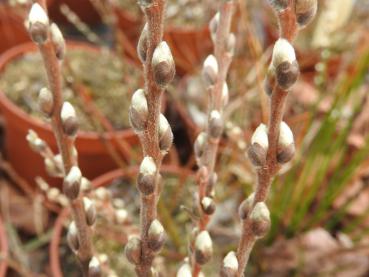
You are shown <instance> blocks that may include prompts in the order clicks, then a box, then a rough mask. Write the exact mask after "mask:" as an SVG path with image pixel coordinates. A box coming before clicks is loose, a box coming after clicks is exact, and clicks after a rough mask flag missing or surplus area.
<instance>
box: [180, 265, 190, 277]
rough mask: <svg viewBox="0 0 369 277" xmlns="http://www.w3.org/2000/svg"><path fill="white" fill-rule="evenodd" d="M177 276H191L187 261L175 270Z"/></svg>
mask: <svg viewBox="0 0 369 277" xmlns="http://www.w3.org/2000/svg"><path fill="white" fill-rule="evenodd" d="M177 277H192V269H191V266H190V265H189V264H188V263H184V264H183V265H182V266H181V267H180V268H179V269H178V272H177Z"/></svg>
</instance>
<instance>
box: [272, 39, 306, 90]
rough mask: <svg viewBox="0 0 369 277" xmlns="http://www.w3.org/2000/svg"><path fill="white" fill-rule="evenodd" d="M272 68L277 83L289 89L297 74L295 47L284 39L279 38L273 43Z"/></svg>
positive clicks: (298, 71)
mask: <svg viewBox="0 0 369 277" xmlns="http://www.w3.org/2000/svg"><path fill="white" fill-rule="evenodd" d="M272 68H273V69H274V72H275V76H276V80H277V83H278V85H279V86H280V87H281V88H282V89H285V90H287V89H289V88H290V87H291V86H292V85H293V84H294V83H295V82H296V80H297V77H298V76H299V73H300V70H299V65H298V63H297V61H296V54H295V49H294V48H293V46H292V45H291V44H290V43H289V42H288V41H287V40H286V39H283V38H280V39H278V40H277V42H276V43H275V45H274V48H273V56H272Z"/></svg>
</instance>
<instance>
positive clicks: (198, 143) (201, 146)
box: [194, 132, 208, 160]
mask: <svg viewBox="0 0 369 277" xmlns="http://www.w3.org/2000/svg"><path fill="white" fill-rule="evenodd" d="M207 137H208V136H207V134H206V133H205V132H201V133H200V134H199V135H198V136H197V138H196V140H195V144H194V151H195V156H196V159H198V160H199V159H201V157H202V156H203V154H204V152H205V147H206V142H207V140H208V138H207Z"/></svg>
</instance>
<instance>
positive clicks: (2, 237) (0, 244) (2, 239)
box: [0, 217, 8, 277]
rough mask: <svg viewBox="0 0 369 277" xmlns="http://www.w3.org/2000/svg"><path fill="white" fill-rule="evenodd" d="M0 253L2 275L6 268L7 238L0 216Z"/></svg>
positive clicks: (0, 274)
mask: <svg viewBox="0 0 369 277" xmlns="http://www.w3.org/2000/svg"><path fill="white" fill-rule="evenodd" d="M0 253H1V256H2V259H0V277H4V276H5V274H6V270H7V268H8V265H7V262H6V259H7V257H8V240H7V238H6V232H5V227H4V224H3V221H2V219H1V217H0Z"/></svg>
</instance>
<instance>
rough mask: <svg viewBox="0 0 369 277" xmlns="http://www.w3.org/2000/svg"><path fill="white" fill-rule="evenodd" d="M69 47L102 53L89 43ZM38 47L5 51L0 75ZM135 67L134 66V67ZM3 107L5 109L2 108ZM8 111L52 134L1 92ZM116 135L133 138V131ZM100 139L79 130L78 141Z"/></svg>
mask: <svg viewBox="0 0 369 277" xmlns="http://www.w3.org/2000/svg"><path fill="white" fill-rule="evenodd" d="M67 47H70V48H82V49H86V50H88V51H95V52H98V51H100V47H99V46H95V45H93V44H90V43H87V42H80V41H67ZM36 51H37V46H36V44H35V43H33V42H26V43H22V44H19V45H17V46H15V47H12V48H10V49H9V50H7V51H5V52H4V53H2V54H1V55H0V75H1V74H2V72H3V71H4V70H5V68H6V66H7V65H8V64H9V63H11V62H12V61H13V60H14V59H16V58H18V57H21V56H23V55H24V54H26V53H30V52H36ZM133 66H134V65H133ZM1 106H3V107H1ZM4 107H5V108H6V109H8V110H9V111H10V112H11V113H13V115H14V116H15V117H17V118H18V119H20V120H22V121H25V122H27V123H28V124H29V125H30V126H36V128H40V129H42V130H43V131H46V132H52V128H51V126H50V124H48V123H45V122H44V121H43V120H41V119H39V118H36V117H34V116H30V115H29V114H27V113H26V112H25V111H23V110H22V109H21V108H20V107H18V106H17V105H16V104H15V103H13V102H12V101H11V100H10V99H9V98H8V97H7V96H6V95H5V93H4V92H3V91H2V90H0V109H2V108H4ZM114 134H115V135H118V137H120V138H125V137H131V136H132V130H131V128H126V129H123V130H115V131H114ZM114 134H112V133H111V132H108V131H106V132H104V136H105V137H106V138H107V139H112V138H113V136H114ZM99 138H100V136H99V134H98V133H97V132H93V131H84V130H79V131H78V133H77V139H86V140H98V139H99Z"/></svg>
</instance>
